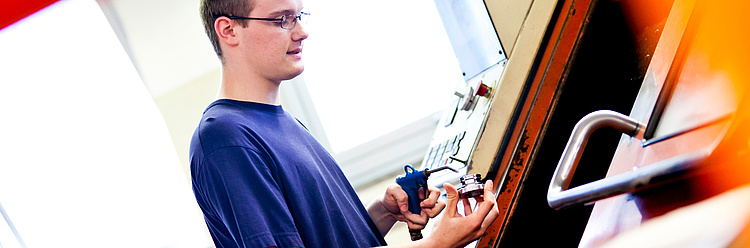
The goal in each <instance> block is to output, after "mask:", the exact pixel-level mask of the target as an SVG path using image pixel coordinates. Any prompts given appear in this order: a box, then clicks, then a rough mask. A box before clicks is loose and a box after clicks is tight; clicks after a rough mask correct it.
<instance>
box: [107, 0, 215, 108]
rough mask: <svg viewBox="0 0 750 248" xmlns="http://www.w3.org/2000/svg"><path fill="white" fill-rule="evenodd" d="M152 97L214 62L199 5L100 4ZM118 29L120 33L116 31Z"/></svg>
mask: <svg viewBox="0 0 750 248" xmlns="http://www.w3.org/2000/svg"><path fill="white" fill-rule="evenodd" d="M99 3H100V5H102V8H103V9H104V12H105V13H107V15H108V17H109V19H110V20H111V22H112V21H113V20H114V23H113V27H114V28H115V29H116V30H115V31H116V32H118V33H119V35H120V39H121V41H122V42H123V45H124V46H125V48H126V49H127V50H128V52H129V54H130V56H131V58H132V59H133V63H134V64H135V66H136V68H137V69H138V71H139V73H140V75H141V77H142V79H143V81H144V83H145V84H146V86H147V87H148V89H149V91H150V92H151V94H152V96H153V97H154V98H158V97H159V96H162V95H164V94H165V93H168V92H169V91H170V90H172V89H175V88H177V87H179V86H180V85H182V84H184V83H187V82H190V81H191V80H193V79H194V78H196V77H199V76H202V75H204V74H206V73H207V72H211V71H214V70H217V69H218V68H219V65H220V64H219V61H218V59H217V58H216V55H215V54H214V52H213V48H212V47H211V43H210V42H209V40H208V38H207V37H206V35H205V33H204V32H203V28H202V27H203V25H202V24H201V19H200V16H199V11H198V8H199V4H200V0H158V1H153V0H99ZM118 29H119V30H118Z"/></svg>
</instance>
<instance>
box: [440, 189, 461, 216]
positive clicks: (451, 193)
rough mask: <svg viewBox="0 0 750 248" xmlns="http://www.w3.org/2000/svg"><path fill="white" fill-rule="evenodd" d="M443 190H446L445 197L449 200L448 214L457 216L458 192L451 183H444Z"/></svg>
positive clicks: (447, 205) (447, 204)
mask: <svg viewBox="0 0 750 248" xmlns="http://www.w3.org/2000/svg"><path fill="white" fill-rule="evenodd" d="M443 188H445V196H446V199H447V203H446V209H447V210H448V212H447V214H450V215H455V213H457V212H456V206H458V191H457V190H456V188H454V187H453V185H451V184H450V183H444V184H443Z"/></svg>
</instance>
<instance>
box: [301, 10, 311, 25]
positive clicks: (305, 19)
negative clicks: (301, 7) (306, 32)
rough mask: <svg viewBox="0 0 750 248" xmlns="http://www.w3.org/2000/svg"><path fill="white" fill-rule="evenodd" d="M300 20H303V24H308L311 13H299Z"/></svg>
mask: <svg viewBox="0 0 750 248" xmlns="http://www.w3.org/2000/svg"><path fill="white" fill-rule="evenodd" d="M299 22H301V23H302V25H307V24H308V23H310V13H306V12H302V13H299Z"/></svg>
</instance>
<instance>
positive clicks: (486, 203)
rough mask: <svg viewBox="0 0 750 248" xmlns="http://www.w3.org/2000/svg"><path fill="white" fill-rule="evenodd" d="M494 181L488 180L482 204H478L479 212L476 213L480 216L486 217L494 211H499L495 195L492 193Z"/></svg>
mask: <svg viewBox="0 0 750 248" xmlns="http://www.w3.org/2000/svg"><path fill="white" fill-rule="evenodd" d="M492 186H493V184H492V180H487V182H486V183H485V185H484V196H483V201H482V202H477V211H476V212H474V213H475V214H478V215H479V216H482V217H486V216H487V214H488V213H489V212H490V211H491V210H493V208H494V209H497V206H495V205H497V204H496V200H495V194H494V193H492Z"/></svg>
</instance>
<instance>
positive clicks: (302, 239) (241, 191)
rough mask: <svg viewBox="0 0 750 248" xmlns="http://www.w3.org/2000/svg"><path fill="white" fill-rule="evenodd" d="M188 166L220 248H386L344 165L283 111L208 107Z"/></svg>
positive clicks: (243, 105) (230, 103) (232, 104)
mask: <svg viewBox="0 0 750 248" xmlns="http://www.w3.org/2000/svg"><path fill="white" fill-rule="evenodd" d="M190 167H191V168H190V169H191V173H192V175H191V177H192V182H193V192H194V194H195V197H196V200H197V201H198V205H200V208H201V210H202V211H203V215H204V217H205V220H206V224H207V225H208V229H209V231H210V233H211V236H212V237H213V240H214V243H215V244H216V246H217V247H269V246H277V247H371V246H380V245H385V240H384V239H383V236H382V235H381V234H380V232H379V231H378V229H377V227H376V226H375V223H374V222H373V221H372V219H371V218H370V216H369V214H368V213H367V210H366V209H365V207H364V206H363V205H362V203H361V202H360V200H359V198H358V197H357V194H356V192H355V191H354V189H353V188H352V187H351V185H350V184H349V181H348V180H347V179H346V177H345V176H344V174H343V173H342V172H341V169H340V168H339V166H338V164H337V163H336V162H335V161H334V160H333V158H332V157H331V156H330V155H329V153H328V152H327V151H326V150H325V149H324V148H323V146H321V145H320V143H319V142H318V141H317V140H316V139H315V138H314V137H313V136H312V135H311V134H310V133H309V131H308V130H307V129H306V128H305V127H304V126H303V125H302V124H300V122H299V121H298V120H297V119H296V118H294V117H293V116H291V115H290V114H289V113H287V112H286V111H284V109H283V108H282V107H281V106H274V105H266V104H260V103H252V102H242V101H234V100H226V99H223V100H217V101H216V102H214V103H212V104H211V105H209V106H208V108H206V111H205V112H204V113H203V117H202V118H201V121H200V124H199V125H198V127H197V128H196V130H195V133H194V134H193V138H192V141H191V144H190Z"/></svg>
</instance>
